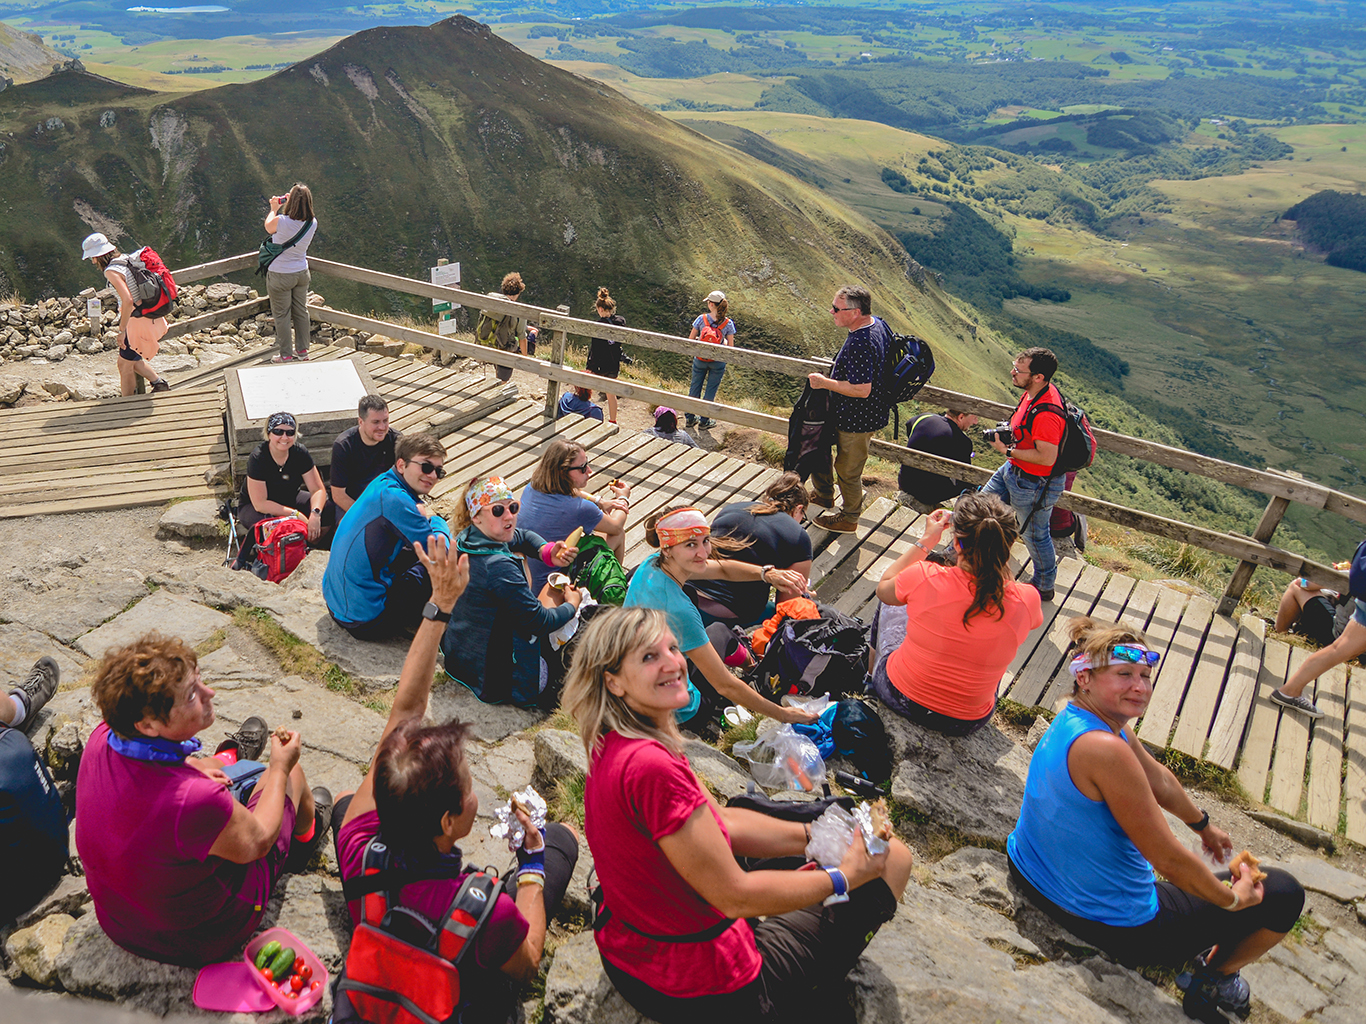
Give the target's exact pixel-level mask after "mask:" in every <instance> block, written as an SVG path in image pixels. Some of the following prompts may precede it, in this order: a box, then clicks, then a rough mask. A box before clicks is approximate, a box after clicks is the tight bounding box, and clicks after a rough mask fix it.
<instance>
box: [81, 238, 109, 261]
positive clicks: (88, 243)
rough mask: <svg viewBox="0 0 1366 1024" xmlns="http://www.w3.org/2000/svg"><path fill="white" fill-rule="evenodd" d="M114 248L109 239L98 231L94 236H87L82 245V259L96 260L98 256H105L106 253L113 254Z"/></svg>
mask: <svg viewBox="0 0 1366 1024" xmlns="http://www.w3.org/2000/svg"><path fill="white" fill-rule="evenodd" d="M113 251H114V247H113V246H112V245H110V244H109V239H107V238H105V237H104V235H102V234H101V233H100V232H98V231H96V232H95V233H94V234H93V235H87V236H86V239H85V241H84V242H82V243H81V259H83V260H89V259H94V258H95V257H96V256H103V255H104V254H105V253H108V252H113Z"/></svg>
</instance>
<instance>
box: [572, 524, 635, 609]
mask: <svg viewBox="0 0 1366 1024" xmlns="http://www.w3.org/2000/svg"><path fill="white" fill-rule="evenodd" d="M578 546H579V555H578V557H577V558H575V559H574V564H573V565H571V566H570V567H569V578H570V579H571V580H573V581H574V585H575V586H576V587H582V588H583V589H585V590H587V591H588V592H589V593H590V594H592V595H593V598H594V600H596V601H597V602H598V603H599V604H615V605H621V604H622V603H624V602H625V600H626V570H625V569H623V568H622V567H621V563H620V562H618V561H617V556H616V555H614V554H612V549H611V548H610V547H608V546H607V541H605V540H603V539H602V538H601V537H598V536H596V535H594V534H591V533H590V534H585V535H584V536H583V537H582V538H580V540H579V545H578Z"/></svg>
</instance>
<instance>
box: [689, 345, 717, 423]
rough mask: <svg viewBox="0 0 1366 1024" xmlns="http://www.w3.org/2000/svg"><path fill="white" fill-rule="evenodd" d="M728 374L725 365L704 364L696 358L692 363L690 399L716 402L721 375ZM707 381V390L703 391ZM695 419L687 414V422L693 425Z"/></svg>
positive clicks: (715, 363) (690, 414)
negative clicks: (703, 383)
mask: <svg viewBox="0 0 1366 1024" xmlns="http://www.w3.org/2000/svg"><path fill="white" fill-rule="evenodd" d="M725 372H726V364H725V363H717V362H711V363H704V362H703V361H702V360H700V359H698V358H697V357H696V356H694V357H693V361H692V383H691V384H690V385H688V397H689V398H701V399H702V400H704V401H707V402H714V401H716V389H717V388H719V387H720V386H721V375H722V374H724V373H725ZM703 381H706V385H707V387H706V390H705V391H703V390H702V382H703ZM693 419H694V416H693V414H692V413H688V414H687V421H688V422H689V423H691V422H692V421H693Z"/></svg>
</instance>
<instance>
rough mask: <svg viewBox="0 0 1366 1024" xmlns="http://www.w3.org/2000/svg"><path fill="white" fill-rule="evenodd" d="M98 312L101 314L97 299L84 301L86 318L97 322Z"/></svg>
mask: <svg viewBox="0 0 1366 1024" xmlns="http://www.w3.org/2000/svg"><path fill="white" fill-rule="evenodd" d="M100 312H101V308H100V300H99V299H86V300H85V315H86V316H88V317H89V318H90V319H91V320H98V319H99V318H100Z"/></svg>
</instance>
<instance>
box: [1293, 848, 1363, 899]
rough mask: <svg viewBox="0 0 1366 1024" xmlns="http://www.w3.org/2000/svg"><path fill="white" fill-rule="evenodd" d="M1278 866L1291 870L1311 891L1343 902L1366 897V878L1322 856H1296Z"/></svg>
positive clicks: (1301, 883)
mask: <svg viewBox="0 0 1366 1024" xmlns="http://www.w3.org/2000/svg"><path fill="white" fill-rule="evenodd" d="M1276 866H1277V867H1281V868H1285V870H1286V871H1289V872H1290V873H1291V874H1292V875H1294V876H1295V877H1296V878H1297V879H1298V880H1299V883H1300V885H1302V886H1304V887H1305V888H1306V889H1308V890H1309V891H1310V892H1320V893H1323V895H1325V896H1331V897H1332V898H1333V899H1335V900H1339V901H1341V902H1343V903H1353V902H1355V901H1356V900H1359V899H1363V898H1366V878H1362V877H1361V876H1360V875H1358V874H1354V873H1352V872H1351V871H1344V870H1342V868H1339V867H1334V866H1333V865H1332V864H1329V863H1328V862H1327V861H1325V860H1323V859H1322V858H1320V857H1296V858H1294V859H1292V860H1290V861H1287V862H1286V863H1284V864H1277V865H1276Z"/></svg>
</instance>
